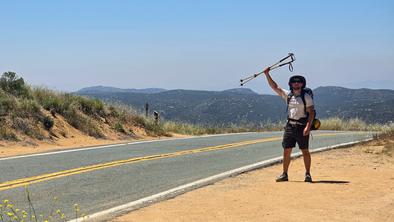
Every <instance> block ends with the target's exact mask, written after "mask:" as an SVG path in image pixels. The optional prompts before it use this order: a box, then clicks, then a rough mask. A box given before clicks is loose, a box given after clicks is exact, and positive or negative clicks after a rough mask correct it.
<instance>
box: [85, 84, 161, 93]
mask: <svg viewBox="0 0 394 222" xmlns="http://www.w3.org/2000/svg"><path fill="white" fill-rule="evenodd" d="M164 91H166V90H165V89H161V88H146V89H120V88H116V87H110V86H92V87H86V88H82V89H80V90H78V91H77V93H78V94H80V93H93V94H94V93H119V92H125V93H146V94H153V93H160V92H164Z"/></svg>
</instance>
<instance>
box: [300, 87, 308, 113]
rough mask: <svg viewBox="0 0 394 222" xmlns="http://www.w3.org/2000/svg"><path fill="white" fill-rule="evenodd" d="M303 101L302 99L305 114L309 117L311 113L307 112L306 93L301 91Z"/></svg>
mask: <svg viewBox="0 0 394 222" xmlns="http://www.w3.org/2000/svg"><path fill="white" fill-rule="evenodd" d="M301 99H302V102H303V103H304V113H305V115H306V116H307V117H308V115H309V113H307V112H306V101H305V91H304V90H302V91H301Z"/></svg>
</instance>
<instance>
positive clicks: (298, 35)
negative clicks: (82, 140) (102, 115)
mask: <svg viewBox="0 0 394 222" xmlns="http://www.w3.org/2000/svg"><path fill="white" fill-rule="evenodd" d="M0 3H1V5H0V10H1V13H0V28H1V34H0V51H1V53H0V72H5V71H15V72H17V73H18V74H19V75H20V76H22V77H24V78H25V79H26V80H27V81H28V82H29V83H31V84H33V85H43V86H47V87H49V88H54V89H59V90H65V91H74V90H77V89H79V88H82V87H86V86H93V85H107V86H115V87H120V88H148V87H160V88H166V89H178V88H182V89H202V90H224V89H229V88H236V87H238V85H239V79H240V78H241V77H245V76H247V75H249V74H252V73H254V72H257V71H260V70H261V69H262V68H264V67H265V66H268V65H270V64H271V63H274V62H276V61H277V60H278V59H280V58H281V57H283V56H286V55H287V53H288V52H293V53H294V54H295V55H296V58H297V60H296V62H295V63H294V73H290V72H289V71H288V70H287V69H286V68H283V69H280V70H275V71H273V72H272V76H273V78H274V79H275V80H277V81H278V82H279V83H280V85H282V86H284V87H285V86H286V82H287V79H288V78H289V76H291V75H292V74H303V75H305V76H306V77H307V81H308V84H309V86H310V87H311V88H315V87H318V86H327V85H337V86H345V87H351V88H358V87H369V88H391V89H394V77H393V76H394V75H393V74H394V28H393V27H394V26H393V24H394V3H393V1H383V0H382V1H372V0H371V1H362V0H361V1H353V0H349V1H339V0H333V1H312V0H311V1H306V0H305V1H287V0H283V1H273V0H272V1H268V0H267V1H263V0H261V1H247V0H246V1H232V0H227V1H222V0H218V1H214V0H211V1H205V0H200V1H191V0H184V1H180V0H178V1H176V0H171V1H164V0H163V1H148V0H145V1H142V0H141V1H137V0H136V1H121V0H114V1H109V0H108V1H99V0H95V1H88V0H84V1H72V0H69V1H39V0H37V1H0ZM247 87H250V88H252V89H253V90H255V91H257V92H259V93H272V92H271V90H270V89H269V87H268V85H267V84H266V82H265V80H264V79H263V78H259V79H256V80H254V81H253V82H251V83H250V85H248V86H247Z"/></svg>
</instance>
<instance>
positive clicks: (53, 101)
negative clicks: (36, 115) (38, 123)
mask: <svg viewBox="0 0 394 222" xmlns="http://www.w3.org/2000/svg"><path fill="white" fill-rule="evenodd" d="M33 96H34V98H35V100H36V101H37V102H38V103H39V104H40V105H41V106H42V107H43V108H44V109H46V110H48V111H50V110H54V111H55V112H56V113H60V114H62V113H63V112H64V109H65V108H66V107H65V99H64V96H62V95H61V94H59V93H57V92H55V91H52V90H50V89H46V88H42V87H40V88H34V89H33Z"/></svg>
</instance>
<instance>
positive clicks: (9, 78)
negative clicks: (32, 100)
mask: <svg viewBox="0 0 394 222" xmlns="http://www.w3.org/2000/svg"><path fill="white" fill-rule="evenodd" d="M0 88H1V89H2V90H4V91H5V92H8V93H10V94H12V95H14V96H16V97H25V98H28V97H30V89H29V87H28V86H26V85H25V81H24V80H23V78H20V77H18V75H17V74H16V73H15V72H5V73H3V75H2V76H1V77H0Z"/></svg>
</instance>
